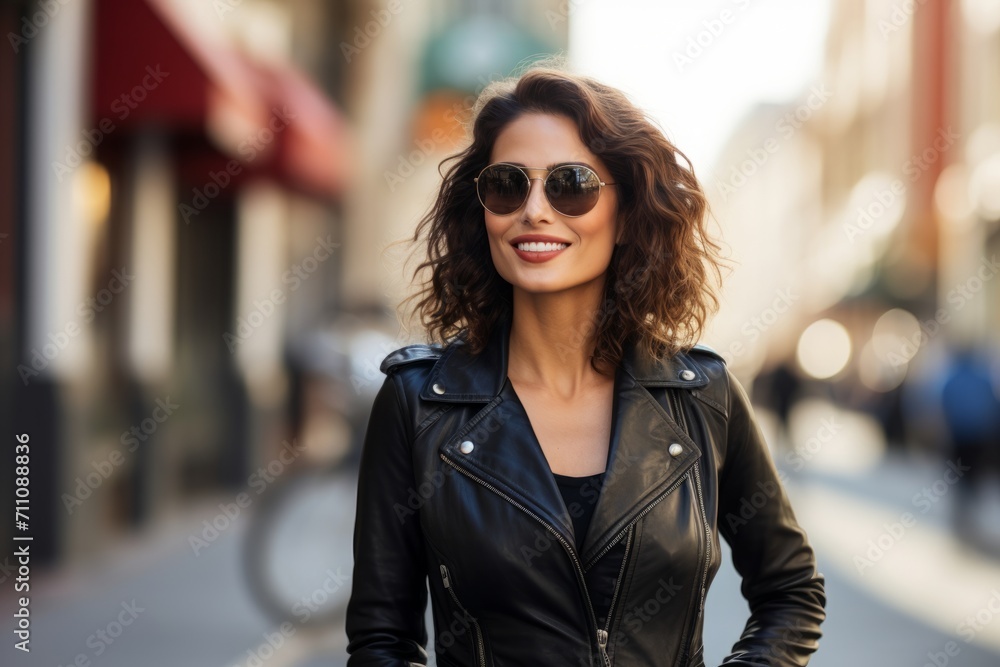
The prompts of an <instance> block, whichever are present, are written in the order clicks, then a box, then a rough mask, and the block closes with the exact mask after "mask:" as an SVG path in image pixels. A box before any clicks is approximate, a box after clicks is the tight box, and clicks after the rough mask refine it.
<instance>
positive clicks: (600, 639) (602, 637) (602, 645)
mask: <svg viewBox="0 0 1000 667" xmlns="http://www.w3.org/2000/svg"><path fill="white" fill-rule="evenodd" d="M438 455H439V456H440V457H441V460H442V461H445V462H446V463H448V464H449V465H451V466H452V467H453V468H455V469H456V470H458V471H459V472H460V473H462V474H463V475H465V476H466V477H468V478H469V479H472V480H474V481H476V482H478V483H479V484H481V485H483V486H485V487H486V488H487V489H489V490H491V491H493V492H494V493H496V494H497V495H499V496H500V497H502V498H504V499H505V500H506V501H507V502H509V503H510V504H512V505H514V506H515V507H517V508H518V509H520V510H521V511H522V512H524V513H525V514H527V515H528V516H530V517H532V518H533V519H534V520H535V521H537V522H538V523H540V524H542V525H543V526H545V528H546V529H548V531H549V532H550V533H552V534H553V535H554V536H555V538H556V539H557V540H559V543H560V544H562V545H563V548H564V549H565V550H566V553H568V554H569V556H570V558H571V559H572V561H573V565H574V569H575V570H576V574H577V580H578V581H579V582H580V587H581V588H582V589H583V597H584V600H586V602H587V610H588V612H589V613H590V618H591V619H592V620H593V626H594V627H595V628H597V614H596V613H595V612H594V605H593V603H592V602H591V601H590V592H589V591H588V590H587V581H586V579H585V578H584V576H583V567H582V565H581V564H580V559H579V558H578V557H577V555H576V550H575V549H574V547H573V546H572V545H571V544H570V543H569V542H568V541H566V540H565V539H563V537H562V535H560V534H559V531H557V530H556V529H555V528H553V527H552V526H551V525H550V524H549V523H547V522H546V521H545V520H544V519H542V518H541V517H539V516H538V515H537V514H535V513H534V512H532V511H531V510H530V509H528V508H527V507H525V506H524V505H522V504H521V503H519V502H517V501H516V500H514V499H513V498H511V497H510V496H509V495H507V494H506V493H504V492H503V491H501V490H500V489H498V488H497V487H495V486H493V485H492V484H490V483H489V482H487V481H486V480H483V479H480V478H478V477H476V476H475V475H473V474H472V473H470V472H468V471H467V470H465V469H464V468H462V467H461V466H460V465H458V464H456V463H455V462H454V461H452V460H451V459H450V458H448V457H447V456H445V455H444V453H439V454H438ZM695 465H697V464H695ZM690 476H691V472H690V471H688V472H686V473H684V475H683V476H681V477H680V478H679V479H678V480H677V481H676V482H674V483H673V484H671V485H670V488H669V489H667V490H666V491H664V492H663V493H661V494H660V495H659V496H658V497H657V498H656V500H654V501H653V502H651V503H650V504H649V505H647V506H646V507H645V508H643V510H642V511H641V512H639V514H637V515H636V516H635V518H633V519H632V520H631V521H629V523H628V525H627V526H626V527H625V528H624V529H623V530H622V531H621V532H619V533H618V535H616V536H615V539H613V540H612V541H611V542H610V543H609V544H608V546H607V547H605V548H604V549H603V550H602V551H601V553H600V554H598V556H597V558H600V556H602V555H604V554H605V553H607V552H608V551H609V550H610V549H611V548H612V547H613V546H614V545H615V544H616V543H617V542H618V540H620V539H621V536H622V535H625V534H626V533H628V532H629V531H630V530H631V528H632V526H634V525H635V523H636V522H637V521H638V520H639V519H641V518H642V517H643V516H645V515H646V514H647V513H648V512H649V511H650V510H652V509H653V507H655V506H656V504H657V503H659V502H660V501H661V500H663V499H664V498H666V497H667V496H669V495H670V494H671V493H672V492H673V491H674V490H675V489H676V488H677V487H678V486H680V485H681V483H683V482H684V480H685V479H688V478H690ZM627 555H628V549H627V548H626V557H627ZM597 558H595V559H594V560H597ZM625 562H626V561H625V559H624V558H623V559H622V568H623V571H624V566H625ZM619 583H620V577H619V581H618V582H616V583H615V591H616V592H617V590H618V584H619ZM613 604H614V601H613V600H612V605H613ZM611 611H612V610H611V609H609V611H608V619H609V621H610V619H611V613H610V612H611ZM606 625H607V624H606ZM596 635H597V646H598V648H599V649H600V652H601V657H602V658H603V659H604V664H605V665H608V666H610V665H611V658H609V657H608V653H607V650H606V647H607V644H608V631H607V630H606V629H604V628H597V632H596Z"/></svg>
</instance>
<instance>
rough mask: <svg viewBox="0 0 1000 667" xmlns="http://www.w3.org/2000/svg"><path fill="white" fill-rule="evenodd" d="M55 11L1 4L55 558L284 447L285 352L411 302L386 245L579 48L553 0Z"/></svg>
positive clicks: (45, 549) (6, 169)
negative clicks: (512, 80) (527, 89)
mask: <svg viewBox="0 0 1000 667" xmlns="http://www.w3.org/2000/svg"><path fill="white" fill-rule="evenodd" d="M51 5H52V6H51V7H50V10H51V11H49V10H45V9H44V8H43V7H42V6H41V5H40V4H38V3H34V2H6V3H2V4H0V26H2V27H3V28H4V34H5V35H8V34H10V35H14V38H13V39H14V43H13V44H12V45H13V46H14V58H12V59H11V58H4V59H3V63H2V66H0V84H2V85H3V90H4V91H5V94H4V95H2V96H0V98H2V100H0V105H2V115H0V148H3V149H4V150H2V151H0V153H2V158H0V160H2V162H0V204H2V206H3V208H2V210H0V257H2V259H3V268H4V271H3V274H2V275H0V340H2V341H3V343H4V347H3V355H4V359H3V361H4V362H5V364H6V367H7V368H9V369H11V371H12V375H11V376H10V380H9V381H8V382H7V383H6V384H5V386H4V389H3V391H4V396H3V398H4V400H3V401H2V403H3V410H4V413H3V415H2V419H3V423H4V424H7V425H8V426H9V428H6V429H5V430H6V431H7V432H8V433H14V432H27V433H29V434H30V437H31V446H32V468H31V480H32V481H31V484H32V498H33V508H32V509H33V526H32V532H33V534H34V535H35V536H36V537H35V539H36V544H37V545H38V547H37V549H36V558H38V559H39V560H38V561H36V562H40V561H43V560H53V559H57V558H73V557H75V556H77V555H80V554H82V553H85V552H88V551H96V550H99V549H102V548H103V543H104V539H103V538H105V537H109V536H113V535H115V534H117V533H119V532H120V531H122V530H123V529H125V528H127V527H134V526H142V525H147V524H149V523H150V522H155V521H157V520H158V519H160V518H161V517H163V516H164V515H165V514H166V513H169V512H172V511H174V510H176V509H181V510H183V508H184V507H185V506H186V503H188V502H189V501H190V500H191V499H192V498H195V497H197V496H198V495H199V494H202V493H211V492H213V491H217V490H226V489H229V490H232V489H238V488H241V487H245V486H246V484H247V482H248V477H249V475H250V474H251V473H252V472H253V471H255V470H256V469H257V468H258V467H259V466H261V465H262V464H266V463H267V462H268V461H271V460H273V458H274V457H275V455H276V452H278V451H279V449H280V447H281V446H282V443H283V442H284V441H286V440H287V439H288V438H289V437H290V435H291V431H290V425H289V419H288V412H289V405H290V402H291V401H293V400H297V399H296V398H295V393H296V386H295V382H296V381H297V380H296V378H295V375H294V374H293V373H292V370H293V369H291V368H290V367H289V360H288V350H289V348H290V346H292V344H293V343H294V342H295V341H297V340H299V339H301V338H302V337H304V336H306V335H307V334H309V333H310V332H317V331H319V332H322V331H323V330H324V329H325V327H327V325H329V323H330V322H331V321H333V320H334V319H336V318H337V317H338V315H339V314H340V313H342V312H345V311H352V312H357V311H364V312H377V313H382V314H383V316H384V317H385V318H386V319H387V320H391V319H392V309H391V306H393V305H395V303H396V302H397V301H398V300H399V299H400V298H401V297H402V295H403V294H405V293H406V291H407V290H408V289H410V288H411V287H412V285H411V284H410V282H409V280H408V279H407V278H403V282H402V283H399V282H398V279H397V284H395V285H393V284H390V281H387V279H386V276H387V275H396V274H398V272H399V267H398V266H396V265H395V262H396V261H397V260H398V259H402V257H401V256H400V257H397V256H393V257H391V258H389V260H386V258H385V256H384V254H383V250H384V249H385V246H386V245H387V244H388V242H389V241H391V240H396V239H401V238H403V237H405V236H407V235H412V226H413V224H414V223H415V222H416V220H417V219H418V218H419V217H420V215H421V214H422V213H423V212H424V211H425V210H426V207H427V206H428V205H429V203H430V201H431V198H432V197H433V194H434V192H433V191H434V186H435V185H436V183H437V179H438V175H437V163H438V162H439V161H440V160H441V158H443V157H444V156H445V155H447V154H448V153H450V152H452V151H454V150H455V149H456V148H457V147H458V146H460V144H461V143H462V141H464V139H465V125H464V122H465V120H466V119H467V111H468V107H469V105H470V104H471V101H472V100H473V99H474V96H475V94H477V93H478V92H479V91H480V90H481V89H482V88H483V86H485V85H486V83H488V82H489V81H490V80H491V79H494V78H497V77H501V76H505V75H508V74H510V73H511V71H512V70H513V69H514V68H516V67H517V66H518V65H523V64H526V63H527V62H529V61H530V60H532V59H534V58H537V57H542V56H545V55H547V54H550V53H553V52H556V51H562V50H564V49H565V48H566V40H567V35H568V18H569V17H568V7H567V6H565V3H560V2H557V1H555V0H552V1H547V2H544V3H541V5H540V4H539V3H529V2H527V0H520V1H517V2H485V1H475V0H465V1H458V0H421V1H418V2H405V3H404V2H397V1H395V0H387V1H385V2H380V1H376V0H372V1H360V0H359V1H355V2H345V3H327V2H322V1H320V0H288V1H287V2H280V1H277V0H273V1H270V0H242V1H236V0H233V1H229V0H227V1H226V2H213V3H207V2H201V1H200V0H85V1H81V2H74V3H51ZM46 12H48V13H46ZM7 91H11V92H12V93H13V94H7ZM411 268H412V267H411ZM416 335H419V333H415V334H411V336H416ZM404 342H406V341H403V340H401V341H399V344H402V343H404ZM384 353H385V351H384V350H381V349H378V350H374V351H373V352H371V353H370V354H369V355H368V356H371V357H372V359H370V360H367V362H369V363H368V365H371V363H372V362H373V363H374V365H375V366H376V367H377V363H378V360H380V359H381V357H382V356H384ZM361 361H362V362H364V361H365V360H361ZM317 363H319V361H317ZM3 469H4V470H5V471H8V470H10V467H9V466H4V468H3ZM5 475H7V477H6V478H5V479H3V480H2V482H0V487H2V490H3V494H4V496H5V497H12V496H11V495H10V494H9V490H10V489H12V488H13V486H12V485H13V473H12V471H11V472H10V473H6V472H5ZM10 522H11V519H10V518H8V519H5V520H4V523H2V524H0V534H9V532H10V531H11V530H12V528H13V526H12V524H11V523H10ZM8 543H9V541H8Z"/></svg>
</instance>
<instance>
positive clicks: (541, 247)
mask: <svg viewBox="0 0 1000 667" xmlns="http://www.w3.org/2000/svg"><path fill="white" fill-rule="evenodd" d="M567 245H568V244H566V243H536V242H534V241H532V242H531V243H518V244H517V249H518V250H522V251H525V252H549V251H552V250H562V249H563V248H565V247H566V246H567Z"/></svg>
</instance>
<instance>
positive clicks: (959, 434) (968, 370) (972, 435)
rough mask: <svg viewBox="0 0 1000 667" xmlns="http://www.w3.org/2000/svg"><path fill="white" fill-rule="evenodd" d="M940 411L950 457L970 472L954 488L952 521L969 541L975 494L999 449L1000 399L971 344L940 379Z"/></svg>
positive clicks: (957, 350) (985, 361)
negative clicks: (942, 416)
mask: <svg viewBox="0 0 1000 667" xmlns="http://www.w3.org/2000/svg"><path fill="white" fill-rule="evenodd" d="M941 407H942V411H943V415H944V422H945V428H946V429H947V431H948V434H949V436H950V441H951V455H952V458H953V459H954V460H955V462H956V463H957V462H959V461H960V462H961V465H962V466H967V467H968V470H965V472H964V473H963V474H962V475H961V476H959V478H958V481H957V482H956V485H955V494H956V496H955V502H954V503H953V504H952V508H953V509H952V512H953V513H952V521H953V524H954V527H955V529H956V532H957V533H958V534H959V535H960V536H962V537H965V538H970V539H971V538H974V537H975V535H974V518H975V509H976V508H975V500H976V491H977V490H978V487H979V484H980V481H981V480H982V479H983V478H984V476H985V475H987V473H988V472H989V471H988V469H989V467H990V466H991V462H992V461H993V459H994V457H995V456H996V455H997V452H998V450H1000V398H998V391H997V388H996V387H995V386H994V382H993V378H992V376H991V373H990V361H989V359H988V358H987V357H986V355H985V354H984V353H982V352H980V351H979V350H977V349H976V347H975V346H974V345H973V344H970V343H963V344H960V345H958V346H957V347H956V348H955V349H954V351H953V352H952V354H951V357H950V359H949V361H948V365H947V367H946V368H945V371H944V376H943V378H942V385H941Z"/></svg>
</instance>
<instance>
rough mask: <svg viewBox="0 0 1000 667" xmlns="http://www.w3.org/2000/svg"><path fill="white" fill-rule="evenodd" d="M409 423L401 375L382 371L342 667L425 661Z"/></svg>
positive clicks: (363, 467) (361, 484)
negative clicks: (410, 498) (411, 497)
mask: <svg viewBox="0 0 1000 667" xmlns="http://www.w3.org/2000/svg"><path fill="white" fill-rule="evenodd" d="M410 436H411V428H410V426H409V417H408V411H407V410H406V409H405V398H404V397H403V396H402V392H401V388H400V378H399V377H398V373H397V372H395V371H389V375H388V377H386V379H385V380H384V382H383V384H382V387H381V389H379V391H378V393H377V395H376V396H375V401H374V403H373V405H372V411H371V416H370V417H369V419H368V428H367V431H366V433H365V438H364V443H363V445H362V453H361V461H360V467H359V473H358V495H357V510H356V515H355V522H354V570H353V576H352V582H351V596H350V599H349V601H348V604H347V617H346V621H345V630H346V632H347V638H348V644H347V652H348V653H349V654H350V655H349V657H348V659H347V665H348V667H375V666H378V667H389V666H390V665H391V666H393V667H404V666H405V667H410V666H411V665H426V664H427V660H428V655H427V651H426V645H427V628H426V624H425V622H424V618H425V613H426V608H427V582H426V577H427V568H426V562H425V560H426V556H425V552H424V545H423V535H422V533H421V527H420V521H419V517H418V515H417V513H416V512H414V511H413V510H412V509H410V505H408V504H407V503H408V500H407V496H408V494H409V493H410V492H411V491H412V490H413V488H414V473H413V460H412V457H411V447H410V443H411V442H412V440H411V437H410Z"/></svg>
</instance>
